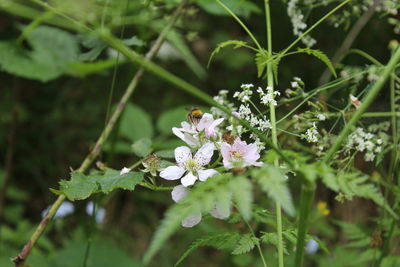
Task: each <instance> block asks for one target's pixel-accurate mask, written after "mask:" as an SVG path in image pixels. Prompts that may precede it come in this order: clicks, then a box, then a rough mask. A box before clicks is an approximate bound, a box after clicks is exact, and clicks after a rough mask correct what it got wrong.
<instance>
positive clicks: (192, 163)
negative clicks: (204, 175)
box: [186, 159, 197, 171]
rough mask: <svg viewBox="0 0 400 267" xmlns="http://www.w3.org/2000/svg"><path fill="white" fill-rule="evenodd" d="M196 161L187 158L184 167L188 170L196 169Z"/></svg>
mask: <svg viewBox="0 0 400 267" xmlns="http://www.w3.org/2000/svg"><path fill="white" fill-rule="evenodd" d="M196 166H197V162H196V161H195V160H194V159H188V160H187V161H186V169H187V170H189V171H194V170H195V169H196Z"/></svg>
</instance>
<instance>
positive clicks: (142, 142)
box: [132, 137, 153, 158]
mask: <svg viewBox="0 0 400 267" xmlns="http://www.w3.org/2000/svg"><path fill="white" fill-rule="evenodd" d="M152 144H153V143H152V141H151V139H150V138H146V137H145V138H142V139H139V140H137V141H136V142H135V143H133V144H132V151H133V153H135V154H136V155H137V156H138V157H142V158H143V157H146V156H147V155H149V154H150V153H151V151H152V148H151V145H152Z"/></svg>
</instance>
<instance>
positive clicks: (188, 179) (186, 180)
mask: <svg viewBox="0 0 400 267" xmlns="http://www.w3.org/2000/svg"><path fill="white" fill-rule="evenodd" d="M196 180H197V177H196V176H194V175H193V173H191V172H189V173H188V174H186V175H185V176H184V177H183V178H182V179H181V183H182V185H183V186H185V187H188V186H191V185H193V184H194V182H196Z"/></svg>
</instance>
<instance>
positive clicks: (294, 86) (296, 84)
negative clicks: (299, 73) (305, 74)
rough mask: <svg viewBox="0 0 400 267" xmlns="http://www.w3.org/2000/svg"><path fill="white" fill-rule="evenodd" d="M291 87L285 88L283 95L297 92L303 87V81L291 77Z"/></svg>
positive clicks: (288, 95)
mask: <svg viewBox="0 0 400 267" xmlns="http://www.w3.org/2000/svg"><path fill="white" fill-rule="evenodd" d="M290 86H291V88H288V89H286V90H285V95H286V96H287V97H291V96H295V95H297V94H298V93H299V91H301V90H303V89H304V82H303V81H302V80H301V79H300V78H299V77H293V80H292V81H291V82H290Z"/></svg>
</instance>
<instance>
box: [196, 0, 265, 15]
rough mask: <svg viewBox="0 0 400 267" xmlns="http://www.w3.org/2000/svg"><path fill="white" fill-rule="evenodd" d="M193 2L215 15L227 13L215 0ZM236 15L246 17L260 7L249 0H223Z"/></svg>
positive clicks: (259, 11)
mask: <svg viewBox="0 0 400 267" xmlns="http://www.w3.org/2000/svg"><path fill="white" fill-rule="evenodd" d="M195 2H196V3H197V4H198V5H199V6H200V7H201V8H203V9H204V10H205V11H207V12H208V13H210V14H213V15H217V16H227V15H229V14H228V13H227V12H226V11H225V10H224V9H223V8H222V7H221V6H220V5H219V4H218V3H217V2H216V1H215V0H195ZM223 2H224V3H225V4H226V5H228V6H229V8H230V9H231V10H232V12H233V13H235V14H236V15H237V16H243V17H248V16H250V15H251V14H252V13H256V14H259V13H261V10H260V8H259V7H258V6H257V5H256V4H254V3H253V2H251V1H250V0H241V1H237V0H224V1H223Z"/></svg>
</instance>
